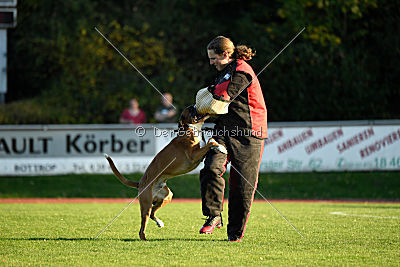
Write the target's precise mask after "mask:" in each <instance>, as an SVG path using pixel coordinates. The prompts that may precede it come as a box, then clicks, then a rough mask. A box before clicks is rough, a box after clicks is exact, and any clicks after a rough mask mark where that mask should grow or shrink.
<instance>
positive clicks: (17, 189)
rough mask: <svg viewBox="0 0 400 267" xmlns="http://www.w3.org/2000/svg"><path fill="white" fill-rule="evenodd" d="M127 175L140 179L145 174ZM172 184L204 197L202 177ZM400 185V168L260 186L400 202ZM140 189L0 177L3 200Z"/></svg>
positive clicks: (284, 177)
mask: <svg viewBox="0 0 400 267" xmlns="http://www.w3.org/2000/svg"><path fill="white" fill-rule="evenodd" d="M227 176H228V175H225V177H227ZM127 177H129V178H131V179H132V180H138V179H139V178H140V177H141V176H140V174H131V175H127ZM226 184H227V183H226ZM168 186H169V187H170V188H171V189H172V191H173V192H174V196H175V198H199V197H200V184H199V178H198V175H184V176H181V177H177V178H173V179H171V180H169V181H168ZM398 188H400V172H336V173H334V172H333V173H270V174H260V179H259V184H258V189H259V191H260V192H261V193H262V194H263V195H264V196H265V197H267V198H272V199H375V200H400V191H399V190H398ZM226 189H227V188H226ZM136 193H137V191H136V190H134V189H130V188H127V187H126V186H124V185H122V184H121V183H120V182H119V181H118V180H117V179H116V178H115V177H114V176H113V175H61V176H41V177H0V198H6V197H28V198H32V197H132V196H134V195H136ZM225 195H226V196H227V195H228V193H226V194H225ZM256 197H258V198H260V196H259V195H258V194H257V195H256Z"/></svg>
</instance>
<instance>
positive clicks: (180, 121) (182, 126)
mask: <svg viewBox="0 0 400 267" xmlns="http://www.w3.org/2000/svg"><path fill="white" fill-rule="evenodd" d="M184 130H185V124H184V123H183V121H182V119H180V120H179V122H178V131H184Z"/></svg>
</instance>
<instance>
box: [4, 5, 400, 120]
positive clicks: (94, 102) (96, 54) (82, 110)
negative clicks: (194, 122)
mask: <svg viewBox="0 0 400 267" xmlns="http://www.w3.org/2000/svg"><path fill="white" fill-rule="evenodd" d="M399 19H400V7H399V3H397V2H396V1H390V0H384V1H379V2H378V1H377V0H351V1H344V0H341V1H328V0H300V1H299V0H275V1H269V2H268V4H266V3H264V2H262V1H261V2H260V1H246V2H243V1H237V0H233V1H232V0H230V1H227V0H224V1H214V0H213V1H206V2H204V1H197V0H192V1H184V0H171V1H165V0H156V1H151V2H148V1H128V0H121V1H118V3H114V2H103V1H84V0H77V1H72V0H68V1H62V2H56V1H52V0H41V1H39V0H31V1H21V2H19V3H18V27H17V28H16V29H12V30H8V32H9V42H8V50H9V53H8V58H9V60H8V80H9V93H8V94H7V99H8V101H9V103H8V104H7V105H5V106H4V107H3V108H1V109H0V123H38V122H40V123H112V122H117V121H118V118H119V115H120V113H121V112H122V110H123V109H124V108H126V107H127V106H128V101H129V99H130V98H131V97H134V96H135V97H137V98H138V99H139V102H140V105H141V107H142V108H143V109H144V110H145V112H146V113H147V116H148V117H149V118H150V119H151V118H152V114H153V113H154V111H155V109H156V107H157V106H158V105H159V103H160V96H159V94H158V92H157V91H156V90H155V89H154V88H152V87H151V86H150V85H149V84H148V83H147V82H146V81H145V80H144V79H143V78H142V77H141V76H140V75H139V73H138V72H137V71H136V70H135V69H134V68H133V67H132V66H131V65H130V64H129V63H128V62H126V60H124V59H123V58H122V57H121V55H120V54H118V53H117V52H116V51H115V50H114V49H113V48H112V47H111V46H110V45H109V44H108V43H107V42H106V41H105V40H104V39H103V38H102V37H101V36H100V35H99V34H98V32H97V31H95V29H94V27H97V28H98V29H99V30H100V31H101V32H102V33H103V34H105V36H107V38H109V39H110V41H111V42H112V43H113V44H114V45H115V46H116V47H118V48H119V49H120V50H121V52H122V53H123V54H124V55H126V57H127V58H128V59H129V60H130V61H131V62H132V63H133V64H134V65H135V66H136V67H137V68H138V69H139V70H140V71H141V72H142V73H143V74H144V75H145V76H146V77H147V78H149V80H151V82H152V83H153V84H154V85H155V86H156V87H157V88H158V89H159V90H160V91H161V92H166V91H169V92H171V93H172V94H173V95H174V102H175V105H176V106H178V107H179V108H180V109H182V108H184V107H185V106H187V105H190V104H192V103H193V102H194V97H195V93H196V91H197V90H198V89H199V88H202V87H204V86H206V85H208V84H209V83H210V81H211V79H212V77H213V75H214V73H215V70H214V68H212V67H210V66H209V65H208V59H207V55H206V51H205V47H206V45H207V43H208V42H209V41H210V40H211V39H212V38H213V37H215V36H216V35H221V34H222V35H225V36H228V37H230V38H231V39H232V40H233V41H234V43H236V44H240V43H241V44H246V45H249V46H250V47H253V48H255V49H256V50H257V55H256V56H255V58H254V60H253V61H251V62H250V63H251V64H252V66H253V68H254V69H255V71H256V72H258V71H260V70H261V69H262V68H263V67H264V66H265V64H266V63H267V62H269V61H270V60H271V59H272V58H273V57H274V56H275V55H276V54H277V53H278V52H279V51H280V50H281V49H282V48H283V47H284V46H285V45H286V44H287V42H288V41H289V40H290V39H291V38H292V37H293V36H294V35H295V34H296V33H297V32H298V31H299V30H300V29H301V28H302V27H304V26H305V27H306V30H305V31H304V32H303V34H302V35H301V36H299V38H297V39H296V40H295V41H294V42H293V43H292V44H291V45H290V46H289V47H288V48H287V49H286V50H285V51H284V52H283V53H282V54H281V55H280V56H279V57H278V58H277V59H276V60H275V61H274V62H273V63H272V64H271V65H270V66H269V67H268V68H267V69H266V70H265V71H264V72H263V73H262V74H261V75H260V76H259V79H260V81H261V84H262V87H263V91H264V97H265V100H266V103H267V107H268V109H269V119H270V120H271V121H296V120H346V119H397V118H399V116H400V112H399V109H398V107H397V103H398V102H399V101H400V90H399V88H398V82H397V80H398V78H397V77H398V76H399V75H400V74H399V72H400V71H399V70H400V69H399V68H400V67H399V64H397V63H396V62H397V61H396V60H394V59H395V58H398V54H399V51H398V47H399V43H400V37H399V35H397V34H394V33H397V32H399V31H400V25H399V23H398V21H399ZM21 99H24V101H22V102H21V101H17V100H21ZM14 101H17V103H13V102H14ZM19 105H20V106H24V107H21V110H22V112H19V111H18V107H19ZM28 107H29V111H27V108H28ZM20 113H25V114H23V115H22V114H20ZM16 114H17V115H16Z"/></svg>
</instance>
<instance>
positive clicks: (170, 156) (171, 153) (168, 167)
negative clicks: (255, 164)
mask: <svg viewBox="0 0 400 267" xmlns="http://www.w3.org/2000/svg"><path fill="white" fill-rule="evenodd" d="M194 114H195V108H194V107H193V106H189V107H187V108H186V109H185V110H184V111H183V112H182V114H181V117H180V120H179V124H178V127H179V130H178V136H177V137H175V138H174V139H173V140H172V141H171V142H170V143H169V144H168V145H167V146H166V147H164V149H162V150H161V151H160V152H159V153H158V154H157V155H156V156H155V158H154V159H153V160H152V161H151V163H150V165H149V166H148V167H147V169H146V171H145V173H144V175H143V176H142V178H141V179H140V181H139V182H133V181H131V180H128V179H126V178H125V177H124V176H123V175H121V173H120V172H119V171H118V170H117V168H116V167H115V165H114V163H113V161H112V159H111V158H110V157H109V156H108V155H105V157H106V159H107V160H108V163H109V164H110V167H111V169H112V171H113V172H114V174H115V175H116V176H117V177H118V179H119V180H120V181H121V182H122V183H123V184H125V185H127V186H130V187H134V188H137V189H138V197H139V203H140V212H141V216H142V223H141V227H140V231H139V237H140V239H141V240H146V235H145V231H146V225H147V223H148V220H149V217H150V218H151V219H152V220H154V221H155V222H156V223H157V225H158V226H159V227H163V226H164V223H163V222H162V221H161V220H160V219H158V218H157V217H156V216H155V213H156V211H157V210H158V209H160V208H161V207H163V206H165V205H166V204H168V203H169V202H171V199H172V195H173V194H172V192H171V190H170V189H169V188H168V187H167V185H166V181H167V180H168V179H169V178H172V177H175V176H178V175H182V174H185V173H188V172H190V171H192V170H193V169H195V168H196V167H197V166H198V165H199V164H200V162H201V161H202V160H203V159H204V157H205V155H206V153H207V152H208V151H209V150H210V149H211V148H215V149H217V150H219V151H221V152H222V153H226V149H225V147H223V146H222V145H220V144H218V143H217V142H216V141H215V140H214V139H212V138H211V139H209V141H208V143H207V145H205V146H204V147H200V136H198V135H199V134H198V133H199V132H200V130H201V127H202V125H203V124H204V121H205V120H206V119H207V118H208V116H205V117H202V118H200V119H197V118H196V116H195V115H194Z"/></svg>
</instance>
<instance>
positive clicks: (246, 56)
mask: <svg viewBox="0 0 400 267" xmlns="http://www.w3.org/2000/svg"><path fill="white" fill-rule="evenodd" d="M207 50H214V52H215V53H216V54H218V55H221V54H222V53H224V52H228V55H229V57H232V58H235V59H243V60H250V59H251V58H252V57H253V56H254V55H255V54H256V51H254V52H253V50H252V49H251V48H249V47H247V46H246V45H238V46H236V47H235V45H234V44H233V42H232V41H231V40H230V39H229V38H227V37H224V36H221V35H220V36H217V37H215V38H214V39H213V40H212V41H211V42H210V43H209V44H208V45H207Z"/></svg>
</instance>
